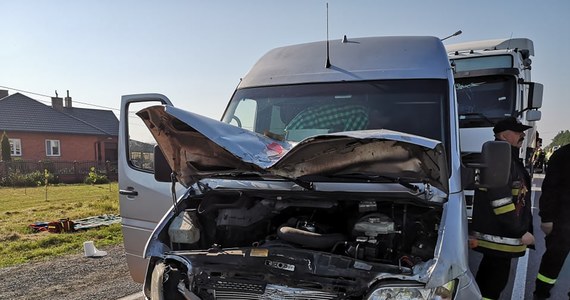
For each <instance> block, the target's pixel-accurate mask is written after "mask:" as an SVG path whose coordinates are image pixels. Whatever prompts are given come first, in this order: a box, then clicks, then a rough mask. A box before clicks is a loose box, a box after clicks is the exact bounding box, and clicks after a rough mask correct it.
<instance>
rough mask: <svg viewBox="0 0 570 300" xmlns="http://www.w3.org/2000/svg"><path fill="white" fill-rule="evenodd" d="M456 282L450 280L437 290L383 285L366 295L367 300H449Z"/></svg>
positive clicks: (453, 292)
mask: <svg viewBox="0 0 570 300" xmlns="http://www.w3.org/2000/svg"><path fill="white" fill-rule="evenodd" d="M455 288H456V282H455V280H452V281H450V282H448V283H446V284H444V285H443V286H439V287H437V288H425V287H423V286H407V285H384V286H381V287H379V288H377V289H376V290H374V291H373V292H372V293H370V294H369V295H368V297H367V298H366V299H367V300H384V299H390V300H404V299H407V300H451V299H452V297H453V295H454V294H455Z"/></svg>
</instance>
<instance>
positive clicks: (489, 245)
mask: <svg viewBox="0 0 570 300" xmlns="http://www.w3.org/2000/svg"><path fill="white" fill-rule="evenodd" d="M477 246H478V247H482V248H487V249H492V250H497V251H501V252H511V253H518V252H524V251H525V250H526V245H519V246H511V245H504V244H497V243H493V242H488V241H482V240H478V241H477Z"/></svg>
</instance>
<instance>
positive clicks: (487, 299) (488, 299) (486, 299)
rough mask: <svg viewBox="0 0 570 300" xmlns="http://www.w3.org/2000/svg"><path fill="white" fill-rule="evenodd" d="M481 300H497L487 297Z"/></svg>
mask: <svg viewBox="0 0 570 300" xmlns="http://www.w3.org/2000/svg"><path fill="white" fill-rule="evenodd" d="M481 299H482V300H495V299H491V298H486V297H483V298H481Z"/></svg>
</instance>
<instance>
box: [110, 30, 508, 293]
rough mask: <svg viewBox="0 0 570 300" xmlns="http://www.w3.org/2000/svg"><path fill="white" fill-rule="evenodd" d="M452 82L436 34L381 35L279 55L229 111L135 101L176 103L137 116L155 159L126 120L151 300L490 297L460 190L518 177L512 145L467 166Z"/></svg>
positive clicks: (487, 149) (246, 82) (132, 225)
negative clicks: (511, 170) (475, 266)
mask: <svg viewBox="0 0 570 300" xmlns="http://www.w3.org/2000/svg"><path fill="white" fill-rule="evenodd" d="M453 86H454V82H453V74H452V69H451V67H450V65H449V60H448V58H447V54H446V51H445V49H444V46H443V44H442V43H441V41H440V40H439V39H438V38H436V37H370V38H357V39H343V40H342V41H330V42H326V41H323V42H315V43H308V44H300V45H293V46H287V47H282V48H277V49H274V50H271V51H270V52H268V53H267V54H266V55H264V56H263V57H262V58H261V59H260V60H259V61H258V62H257V63H256V64H255V65H254V66H253V68H252V69H251V70H250V71H249V73H248V74H247V75H246V76H245V77H244V78H243V80H242V81H241V82H240V84H239V86H238V88H237V89H236V91H235V93H234V95H233V96H232V98H231V100H230V102H229V104H228V106H227V108H226V111H225V113H224V115H223V117H222V120H221V121H217V120H213V119H210V118H207V117H204V116H200V115H197V114H194V113H191V112H187V111H184V110H181V109H178V108H176V107H174V106H172V105H170V101H169V100H168V99H167V98H166V97H165V96H162V95H158V94H143V95H128V96H124V97H123V108H122V109H123V110H124V112H122V113H121V121H122V122H123V121H124V122H127V120H124V119H125V118H128V107H129V104H131V103H147V102H148V101H151V102H152V101H154V102H157V103H164V105H154V106H149V107H146V108H144V109H142V110H140V111H138V113H137V115H138V116H139V117H140V119H141V120H142V121H143V122H144V123H145V125H146V126H147V127H148V129H149V130H150V133H151V134H152V136H153V137H154V139H155V140H156V142H157V144H158V147H157V148H155V154H154V157H153V158H154V161H153V163H152V164H151V165H152V167H145V164H144V163H141V162H140V157H139V156H137V157H136V158H137V159H138V160H136V159H135V156H133V152H135V151H129V147H131V148H133V147H134V145H135V144H136V143H134V141H133V140H132V139H130V138H129V137H130V135H129V134H128V133H127V132H128V130H129V129H128V127H127V126H126V125H122V126H121V137H120V138H121V141H120V143H121V146H120V149H121V150H120V156H122V157H121V158H120V160H121V161H122V163H121V164H120V170H119V172H120V178H119V180H120V182H119V185H120V189H121V190H120V193H121V195H120V205H121V215H122V217H123V233H124V235H125V247H126V249H127V255H128V256H130V257H131V260H130V261H129V267H130V269H131V274H133V277H134V278H137V276H141V277H142V276H144V294H145V296H146V297H147V298H150V299H204V300H206V299H227V300H230V299H369V300H380V299H480V294H479V290H478V288H477V286H476V284H475V281H474V279H473V276H472V274H471V272H470V271H469V267H468V259H467V252H468V241H467V218H466V210H465V200H464V195H463V187H464V186H465V185H466V184H467V183H468V181H471V180H475V183H476V184H478V185H480V186H494V185H498V184H505V183H506V180H507V177H508V165H509V164H510V153H509V151H510V149H509V146H508V144H506V143H502V142H489V143H487V144H485V145H484V147H483V150H482V157H483V158H484V161H481V162H479V163H478V164H476V165H472V166H469V168H468V167H466V166H462V164H461V157H460V154H459V141H458V125H457V124H458V123H457V122H458V120H457V113H456V100H455V91H454V89H453ZM141 171H144V172H143V173H145V174H146V175H144V176H147V177H143V175H141V174H139V175H136V172H141ZM153 173H154V174H153ZM135 175H136V176H135ZM137 176H138V177H137ZM150 176H152V180H151V179H150V178H151V177H150ZM165 182H166V183H165ZM160 184H163V185H162V186H161V185H160ZM167 185H170V186H167ZM158 189H160V190H161V192H157V190H158ZM182 189H183V192H180V191H181V190H182ZM151 190H152V191H151ZM168 193H171V195H170V196H167V194H168ZM178 196H179V197H178ZM171 197H172V199H173V201H174V204H173V205H171V207H170V208H169V209H168V211H167V212H166V214H165V215H164V216H163V217H162V219H160V220H158V218H157V217H156V215H157V214H158V213H159V210H157V209H156V205H153V206H149V207H147V208H146V210H145V206H144V205H143V204H144V203H150V201H154V202H155V203H156V202H160V203H162V204H161V205H164V206H165V205H168V203H170V204H172V202H171V200H170V198H171ZM138 198H144V199H141V200H140V201H138V200H137V199H138ZM135 211H136V213H135ZM144 214H146V215H144ZM153 218H154V219H153ZM155 222H158V223H157V225H156V227H155V228H154V224H156V223H155ZM137 226H138V227H137ZM145 226H146V227H145ZM150 227H153V228H154V230H153V231H152V234H150V231H148V228H150ZM145 228H146V229H145ZM145 232H148V234H150V238H149V239H148V242H147V244H146V248H145V249H144V254H143V255H142V256H141V257H139V259H134V257H136V256H137V254H136V253H139V252H140V253H143V252H142V249H140V245H141V243H144V242H146V237H148V234H146V235H145ZM141 239H142V240H143V241H141ZM133 245H136V246H133ZM137 251H139V252H137ZM143 262H144V264H145V265H144V269H145V271H141V270H143V267H141V264H142V263H143ZM143 273H144V274H143Z"/></svg>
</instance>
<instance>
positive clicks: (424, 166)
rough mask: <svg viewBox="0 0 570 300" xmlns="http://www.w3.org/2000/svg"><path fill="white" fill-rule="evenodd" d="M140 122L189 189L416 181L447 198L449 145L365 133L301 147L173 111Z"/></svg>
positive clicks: (152, 113) (161, 109)
mask: <svg viewBox="0 0 570 300" xmlns="http://www.w3.org/2000/svg"><path fill="white" fill-rule="evenodd" d="M137 115H138V116H139V117H141V118H142V119H143V121H144V122H145V124H146V126H147V127H148V128H149V130H150V131H151V133H152V135H153V136H154V138H155V139H156V141H157V142H158V146H159V147H160V149H161V150H162V152H163V153H164V156H165V158H166V160H167V162H168V164H169V165H170V167H171V168H172V170H173V171H174V172H176V174H177V178H178V181H179V182H180V183H182V184H183V185H184V186H186V187H188V186H190V185H192V184H193V183H194V182H196V181H198V180H200V179H202V178H205V177H211V176H219V175H236V174H243V173H252V172H253V173H257V174H260V175H274V176H279V177H284V178H289V179H296V178H299V177H301V176H306V175H323V176H327V175H334V174H354V173H364V174H375V175H381V176H390V177H396V178H401V177H405V178H406V179H409V178H413V180H411V181H412V182H413V181H415V180H416V179H417V182H422V181H424V182H428V183H430V184H431V185H433V186H435V187H437V188H439V189H440V190H442V191H445V192H447V191H448V188H447V186H448V184H447V180H448V172H447V166H446V159H445V154H444V150H443V146H442V144H441V143H440V142H439V141H436V140H432V139H427V138H423V137H419V136H415V135H409V134H405V133H400V132H395V131H389V130H364V131H351V132H337V133H329V134H323V135H317V136H314V137H310V138H307V139H305V140H303V141H301V142H298V143H297V142H291V141H279V140H275V139H272V138H270V137H267V136H264V135H261V134H258V133H255V132H252V131H250V130H247V129H244V128H239V127H236V126H233V125H230V124H227V123H223V122H220V121H217V120H214V119H210V118H208V117H204V116H201V115H198V114H195V113H191V112H188V111H185V110H182V109H179V108H175V107H172V106H152V107H148V108H145V109H143V110H141V111H139V112H138V113H137Z"/></svg>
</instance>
